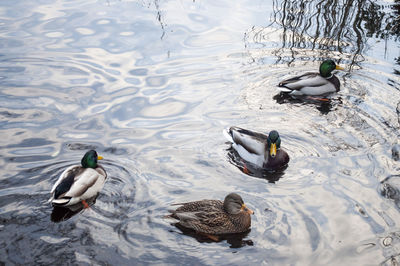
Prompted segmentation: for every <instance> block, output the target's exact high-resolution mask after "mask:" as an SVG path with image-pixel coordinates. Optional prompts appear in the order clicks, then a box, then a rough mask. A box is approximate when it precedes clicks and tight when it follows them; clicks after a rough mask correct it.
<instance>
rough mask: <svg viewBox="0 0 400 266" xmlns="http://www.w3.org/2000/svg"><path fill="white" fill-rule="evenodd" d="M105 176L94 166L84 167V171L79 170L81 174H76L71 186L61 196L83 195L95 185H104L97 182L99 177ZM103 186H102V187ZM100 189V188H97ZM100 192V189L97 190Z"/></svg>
mask: <svg viewBox="0 0 400 266" xmlns="http://www.w3.org/2000/svg"><path fill="white" fill-rule="evenodd" d="M104 177H105V176H104V175H101V174H100V173H99V172H98V171H96V169H93V168H84V170H83V171H81V172H79V174H77V175H75V176H74V181H73V183H72V185H71V186H70V188H69V189H68V190H67V191H65V192H64V194H61V195H60V196H61V197H71V198H72V197H81V196H82V195H83V194H84V193H85V192H86V191H88V190H89V189H91V188H92V187H94V186H95V185H101V186H102V185H103V182H101V184H97V181H98V180H99V178H101V179H102V180H103V178H104ZM100 188H101V187H100ZM95 190H99V189H95ZM97 192H98V191H97Z"/></svg>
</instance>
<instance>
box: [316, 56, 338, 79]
mask: <svg viewBox="0 0 400 266" xmlns="http://www.w3.org/2000/svg"><path fill="white" fill-rule="evenodd" d="M335 69H337V70H343V69H344V68H342V67H340V66H338V65H336V64H335V62H333V60H325V61H324V62H322V63H321V65H320V66H319V74H320V75H321V76H323V77H324V78H327V77H329V76H330V75H331V74H332V71H333V70H335Z"/></svg>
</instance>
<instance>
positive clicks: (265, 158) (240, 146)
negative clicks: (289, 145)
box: [223, 126, 290, 170]
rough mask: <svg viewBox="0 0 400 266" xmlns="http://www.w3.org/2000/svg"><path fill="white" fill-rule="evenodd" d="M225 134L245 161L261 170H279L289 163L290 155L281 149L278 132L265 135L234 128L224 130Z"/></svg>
mask: <svg viewBox="0 0 400 266" xmlns="http://www.w3.org/2000/svg"><path fill="white" fill-rule="evenodd" d="M223 134H224V136H225V137H226V139H227V140H228V141H229V142H230V143H231V147H232V148H233V149H234V150H235V151H236V152H237V153H238V154H239V156H240V157H241V158H242V159H243V160H244V161H246V162H249V163H252V164H254V165H255V166H257V167H259V168H262V169H267V170H277V169H280V168H282V167H285V166H286V165H287V164H288V163H289V160H290V158H289V155H288V154H287V152H286V151H285V150H283V149H281V137H280V136H279V133H278V131H276V130H272V131H271V132H269V134H268V135H265V134H262V133H258V132H254V131H251V130H247V129H244V128H240V127H236V126H233V127H229V128H226V129H224V131H223Z"/></svg>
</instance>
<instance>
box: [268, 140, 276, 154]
mask: <svg viewBox="0 0 400 266" xmlns="http://www.w3.org/2000/svg"><path fill="white" fill-rule="evenodd" d="M269 154H270V155H271V157H275V156H276V143H271V148H270V150H269Z"/></svg>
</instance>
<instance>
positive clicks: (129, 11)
mask: <svg viewBox="0 0 400 266" xmlns="http://www.w3.org/2000/svg"><path fill="white" fill-rule="evenodd" d="M0 14H1V15H0V33H1V37H0V47H1V52H0V125H1V127H0V134H1V139H0V146H1V149H0V166H1V169H2V170H1V172H2V174H1V177H0V239H1V240H0V264H6V265H13V264H18V265H21V264H24V265H28V264H31V265H32V264H45V265H46V264H52V265H60V264H68V265H70V264H79V265H85V264H94V265H106V264H109V265H132V264H134V265H145V264H159V265H166V264H170V265H176V264H179V265H184V264H195V265H198V264H208V265H213V264H221V265H228V264H229V265H239V264H246V265H250V264H253V265H260V264H265V265H289V264H290V265H351V264H355V265H378V264H381V263H382V264H383V265H398V264H399V263H400V213H399V210H400V192H399V191H400V162H399V161H396V160H395V157H392V151H391V150H392V148H393V147H396V146H395V145H396V144H398V143H399V135H400V134H399V127H400V119H399V114H400V49H399V47H400V28H399V18H400V2H399V1H398V0H394V1H378V2H374V1H345V0H342V1H339V0H337V1H333V0H332V1H286V0H269V1H261V0H256V1H249V0H248V1H226V0H223V1H195V0H193V1H175V0H170V1H160V0H155V1H146V0H142V1H125V0H121V1H117V0H109V1H106V0H96V1H94V0H86V1H83V0H76V1H60V0H58V1H50V0H38V1H1V2H0ZM325 58H332V59H334V60H335V61H337V62H338V63H339V64H340V65H341V66H343V67H345V69H346V70H345V71H342V72H338V73H337V76H338V78H339V80H340V81H341V91H340V92H339V93H337V94H335V95H333V96H332V97H331V100H330V102H324V103H322V104H321V103H315V102H305V101H292V100H289V99H281V98H280V97H278V96H277V94H278V91H277V88H276V85H277V84H278V83H279V81H281V80H282V79H286V78H288V77H290V76H293V75H297V74H301V73H303V72H307V71H313V70H316V69H318V66H319V63H320V62H321V61H322V60H323V59H325ZM231 125H236V126H240V127H244V128H248V129H252V130H255V131H259V132H269V131H270V130H271V129H276V130H278V131H279V132H280V135H281V138H282V147H283V148H284V149H286V150H287V151H288V153H289V155H290V157H291V161H290V163H289V166H288V168H287V169H286V170H285V171H284V172H283V173H282V174H280V175H279V176H278V177H276V176H274V177H273V178H272V179H271V178H269V177H268V176H267V177H265V178H258V177H255V176H249V175H246V174H245V173H243V172H242V171H241V170H240V169H239V168H237V167H236V166H235V165H233V164H232V163H231V160H230V159H229V157H228V152H227V149H228V148H229V145H228V144H227V143H226V141H225V139H224V137H223V135H222V129H223V128H225V127H228V126H231ZM91 148H94V149H96V150H97V151H98V153H99V154H100V155H102V156H103V157H104V158H105V160H103V161H102V165H103V166H104V168H105V169H106V171H107V173H108V179H107V181H106V183H105V186H104V188H103V190H102V191H101V192H100V194H99V196H98V197H97V199H96V202H95V203H94V204H93V205H92V206H91V208H90V209H85V210H83V211H79V210H77V211H76V213H71V214H70V215H69V216H71V217H64V218H63V219H62V220H63V221H58V222H55V220H57V219H56V218H55V217H56V214H55V210H53V208H52V206H51V205H50V204H49V203H48V202H47V200H48V198H49V196H50V194H49V191H50V189H51V187H52V185H53V184H54V182H55V181H56V180H57V178H58V176H59V175H60V174H61V172H62V171H63V170H64V169H65V168H66V167H68V166H70V165H73V164H76V163H79V161H80V159H81V157H82V156H83V154H84V153H85V152H86V151H87V150H88V149H91ZM233 191H235V192H237V193H239V194H240V195H241V196H242V197H243V199H244V201H245V202H246V204H247V205H248V206H249V207H250V208H251V209H253V210H254V211H255V215H254V216H253V217H252V227H251V231H250V232H249V233H247V234H244V235H241V236H240V237H237V238H234V239H227V240H223V241H220V242H217V243H216V242H212V241H207V240H205V239H201V238H199V237H198V236H196V235H193V234H190V233H187V232H185V233H183V232H182V231H181V230H179V228H176V227H175V226H173V225H172V224H171V223H172V221H170V220H168V219H164V218H163V216H164V215H165V214H167V213H168V209H170V208H171V206H170V205H171V204H173V203H176V202H185V201H192V200H200V199H204V198H210V199H223V198H224V197H225V195H227V194H228V193H230V192H233ZM73 214H74V215H73ZM62 215H63V214H62ZM61 217H63V216H61Z"/></svg>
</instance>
